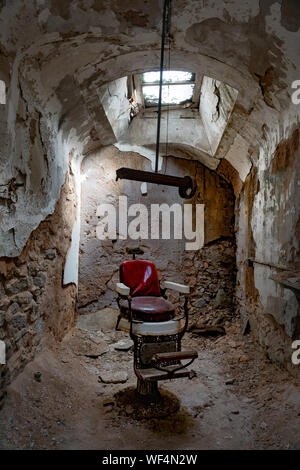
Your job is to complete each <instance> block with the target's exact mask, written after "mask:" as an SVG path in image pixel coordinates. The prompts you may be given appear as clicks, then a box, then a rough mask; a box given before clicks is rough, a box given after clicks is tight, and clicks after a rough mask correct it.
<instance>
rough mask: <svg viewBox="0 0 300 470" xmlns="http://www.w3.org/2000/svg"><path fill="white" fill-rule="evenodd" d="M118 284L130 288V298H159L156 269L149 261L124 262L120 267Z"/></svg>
mask: <svg viewBox="0 0 300 470" xmlns="http://www.w3.org/2000/svg"><path fill="white" fill-rule="evenodd" d="M120 282H123V284H125V285H126V286H128V287H130V294H131V295H132V297H138V296H139V297H140V296H142V295H153V296H157V297H159V296H160V288H159V281H158V275H157V271H156V267H155V264H154V263H152V262H151V261H147V260H141V259H135V260H132V261H124V263H122V264H121V267H120Z"/></svg>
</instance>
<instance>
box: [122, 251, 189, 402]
mask: <svg viewBox="0 0 300 470" xmlns="http://www.w3.org/2000/svg"><path fill="white" fill-rule="evenodd" d="M135 254H136V251H133V255H134V256H133V258H134V259H133V260H130V261H125V262H123V263H122V264H121V266H120V282H119V283H117V285H116V291H117V293H118V298H117V303H118V306H119V310H120V314H119V317H118V320H117V324H116V329H117V330H118V329H125V330H127V331H129V334H130V337H131V339H132V340H133V343H134V372H135V374H136V376H137V392H138V394H139V395H140V396H142V397H144V398H147V397H148V398H151V399H153V398H155V397H159V391H158V381H161V380H166V379H178V378H182V377H189V378H192V377H193V374H194V373H193V371H189V370H187V369H186V367H187V366H189V365H190V364H191V363H192V362H193V361H194V360H195V359H196V358H197V357H198V353H197V352H196V351H181V339H182V337H183V335H184V334H185V332H186V330H187V326H188V294H189V292H190V288H189V286H186V285H182V284H177V283H175V282H169V281H166V282H165V283H164V285H163V287H161V286H160V283H159V279H158V274H157V270H156V267H155V264H154V263H152V262H151V261H147V260H140V259H135ZM168 289H172V290H174V291H177V292H179V294H180V296H184V302H183V307H182V306H181V308H179V309H178V310H179V312H176V309H175V307H174V305H172V303H171V302H169V300H168V299H167V296H166V291H167V290H168ZM180 310H181V311H182V310H183V312H182V313H180ZM182 361H184V363H183V362H182ZM185 361H187V362H185Z"/></svg>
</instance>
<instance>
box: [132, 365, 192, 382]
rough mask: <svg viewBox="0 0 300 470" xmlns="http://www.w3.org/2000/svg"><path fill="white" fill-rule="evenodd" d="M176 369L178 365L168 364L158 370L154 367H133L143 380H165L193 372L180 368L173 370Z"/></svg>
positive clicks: (185, 375) (188, 375)
mask: <svg viewBox="0 0 300 470" xmlns="http://www.w3.org/2000/svg"><path fill="white" fill-rule="evenodd" d="M177 369H178V365H176V366H168V367H165V370H163V371H162V370H158V369H155V368H149V369H135V373H136V375H137V377H138V378H139V379H141V380H144V381H146V382H147V381H155V382H156V381H158V380H166V379H179V378H183V377H190V376H191V377H192V376H193V374H192V373H191V371H189V370H180V371H178V372H174V371H176V370H177Z"/></svg>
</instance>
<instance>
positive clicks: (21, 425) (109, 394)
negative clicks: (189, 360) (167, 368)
mask: <svg viewBox="0 0 300 470" xmlns="http://www.w3.org/2000/svg"><path fill="white" fill-rule="evenodd" d="M86 318H87V317H86ZM91 325H92V324H91ZM91 325H90V326H91ZM90 326H86V325H85V328H86V329H79V328H76V329H74V330H73V331H72V333H71V334H69V335H68V337H67V338H65V340H64V341H63V342H62V343H59V344H54V345H52V346H49V347H48V348H47V349H46V350H44V351H43V352H42V353H41V354H40V355H39V356H38V357H37V358H36V359H35V360H34V361H33V362H31V363H30V364H28V365H27V367H26V368H25V370H24V371H23V373H22V374H20V375H19V376H18V378H17V379H16V380H15V381H14V382H13V383H12V384H11V386H10V387H9V390H8V397H7V400H6V403H5V405H4V407H3V409H2V411H1V412H0V449H111V450H113V449H129V450H130V449H144V450H148V449H149V450H151V449H167V450H171V449H177V450H179V449H199V450H200V449H300V432H299V430H300V394H299V391H300V384H299V382H297V381H296V380H295V379H293V377H291V376H290V375H289V374H288V373H287V372H286V371H284V370H281V369H279V368H278V367H277V366H276V365H274V364H272V363H271V362H270V361H269V360H268V359H266V357H265V355H264V354H263V352H262V350H261V349H260V347H259V346H258V345H257V344H256V343H255V342H254V341H253V339H252V337H251V334H249V335H246V336H243V335H241V325H240V323H239V321H237V320H234V321H233V323H232V324H231V325H230V326H227V327H226V335H224V336H217V337H198V336H196V335H193V334H192V333H191V332H190V333H187V334H186V335H185V339H184V342H183V349H191V348H195V349H197V350H198V351H199V358H198V360H196V361H195V362H194V364H193V365H192V368H193V369H194V371H195V372H196V376H195V377H194V378H193V379H188V378H184V379H179V380H176V381H165V382H163V383H162V384H161V386H162V388H163V389H164V390H167V391H169V392H171V393H172V394H174V395H175V396H177V397H178V398H179V399H180V409H179V411H177V412H176V413H174V414H172V415H171V416H165V417H163V418H159V419H158V418H153V419H138V420H137V419H134V417H133V407H132V406H131V405H130V404H128V405H127V406H126V407H120V406H118V403H117V402H116V398H115V394H116V393H117V392H119V391H122V390H124V389H126V388H128V387H133V386H134V385H135V384H136V378H135V375H134V372H133V353H132V350H127V351H126V350H124V351H118V350H116V349H115V348H116V347H117V348H118V346H116V343H118V342H119V341H120V340H123V339H124V340H125V339H128V335H127V334H126V333H124V332H115V331H113V330H111V329H109V328H108V327H107V328H103V331H99V330H98V331H96V329H95V327H94V328H93V325H92V326H91V328H90ZM129 346H130V345H129ZM129 346H127V345H126V344H125V345H124V344H121V348H124V349H127V348H128V347H129ZM37 373H39V374H37ZM99 376H100V377H101V379H100V378H99ZM110 381H119V382H122V383H104V382H110Z"/></svg>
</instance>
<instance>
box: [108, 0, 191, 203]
mask: <svg viewBox="0 0 300 470" xmlns="http://www.w3.org/2000/svg"><path fill="white" fill-rule="evenodd" d="M171 1H172V0H164V8H163V25H162V38H161V55H160V79H159V97H158V111H157V135H156V156H155V172H154V173H153V172H151V171H141V170H135V169H133V168H124V167H123V168H119V169H118V170H117V171H116V174H117V178H116V180H117V181H118V179H127V180H133V181H141V182H146V183H153V184H163V185H165V186H175V187H177V188H178V189H179V195H180V196H181V197H182V198H184V199H190V198H192V197H193V196H194V195H195V192H196V190H197V186H196V183H195V180H194V179H193V178H191V177H190V176H184V177H179V176H171V175H164V174H161V173H158V161H159V144H160V127H161V107H162V89H163V71H164V55H165V42H166V37H168V38H170V18H171ZM168 112H169V110H168ZM167 140H168V134H167Z"/></svg>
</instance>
